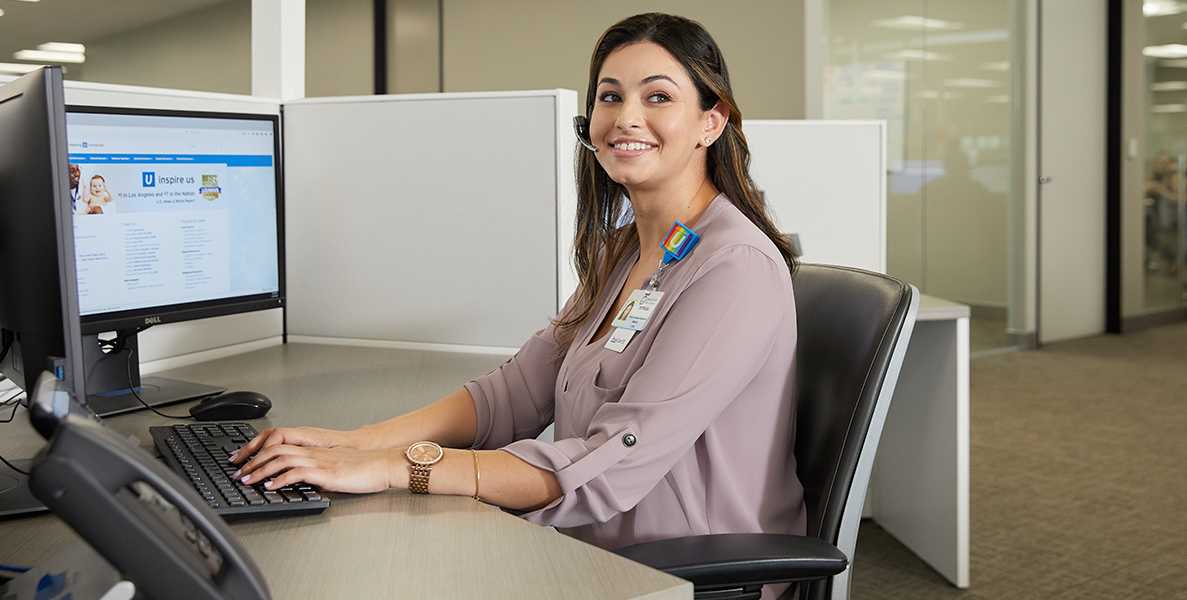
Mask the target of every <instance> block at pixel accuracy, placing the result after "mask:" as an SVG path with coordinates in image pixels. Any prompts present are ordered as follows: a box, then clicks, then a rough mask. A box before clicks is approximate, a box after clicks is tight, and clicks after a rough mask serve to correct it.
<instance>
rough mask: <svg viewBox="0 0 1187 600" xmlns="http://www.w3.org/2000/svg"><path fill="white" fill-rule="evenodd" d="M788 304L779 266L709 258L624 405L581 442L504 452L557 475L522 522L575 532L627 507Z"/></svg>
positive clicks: (734, 387)
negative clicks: (553, 488) (549, 495)
mask: <svg viewBox="0 0 1187 600" xmlns="http://www.w3.org/2000/svg"><path fill="white" fill-rule="evenodd" d="M791 302H792V300H791V290H790V283H789V277H788V272H787V268H786V266H785V265H784V264H782V263H780V264H775V261H774V260H772V259H771V258H770V257H769V256H767V255H765V254H763V253H762V252H760V251H759V250H757V249H755V248H752V247H750V246H733V247H730V248H726V249H723V250H721V251H719V252H717V253H715V254H714V255H713V256H711V257H710V258H709V259H707V260H706V261H705V263H704V264H703V265H701V267H700V269H699V270H698V273H697V274H696V275H694V278H693V282H692V283H691V284H690V285H689V286H688V287H687V288H686V289H684V290H683V292H681V293H680V295H679V297H678V298H676V300H675V302H674V304H673V305H672V307H671V309H670V310H669V312H668V314H667V315H666V317H665V318H664V320H663V322H662V324H661V327H660V329H659V330H658V331H657V333H656V337H655V339H654V341H653V343H652V346H651V348H650V350H649V352H648V354H647V357H646V359H645V360H644V361H643V363H642V365H641V366H640V367H639V369H638V370H637V371H636V372H635V373H634V374H633V375H632V376H631V378H630V381H629V382H628V384H627V386H626V388H625V390H624V391H623V395H622V398H621V399H620V400H619V401H618V402H610V403H607V404H605V405H603V406H602V407H601V408H600V409H598V411H597V413H596V414H595V416H594V418H593V421H592V422H591V424H590V427H589V429H588V431H587V435H586V436H585V437H584V438H570V439H563V440H559V441H557V442H555V443H552V444H546V443H542V442H539V441H537V440H521V441H518V442H515V443H513V444H511V445H510V446H509V447H508V448H506V450H508V451H509V452H511V453H512V454H514V455H516V456H518V457H519V458H521V459H522V460H524V461H526V462H528V463H529V464H532V465H534V466H536V467H539V468H542V469H545V470H549V471H553V472H555V473H556V477H557V481H558V482H559V483H560V486H561V491H562V492H563V495H562V496H561V497H560V498H559V499H557V500H556V501H554V502H552V503H551V504H550V505H548V506H546V507H544V508H543V509H540V510H537V511H534V512H531V513H527V514H525V515H522V516H523V517H524V518H525V519H528V520H530V521H533V522H536V523H539V524H547V525H554V526H557V527H575V526H579V525H585V524H589V523H593V522H604V521H606V520H608V519H610V518H612V517H613V516H615V515H616V514H618V513H621V512H625V511H628V510H630V509H632V508H633V507H634V506H635V505H636V504H637V503H638V502H639V501H640V500H642V499H643V497H644V496H646V495H647V494H648V493H649V492H650V491H651V490H652V489H653V488H654V487H655V485H656V484H657V483H658V482H659V481H660V480H661V479H662V478H663V477H664V475H665V474H666V473H668V472H669V471H670V470H671V469H672V467H673V466H674V465H675V464H676V462H677V461H678V460H679V459H680V457H681V456H683V455H684V454H686V453H687V452H688V451H689V449H690V448H691V447H692V445H693V444H694V443H695V442H696V440H697V439H698V438H699V437H700V436H701V434H702V433H703V432H704V431H705V430H706V429H707V428H708V427H709V426H710V424H711V423H712V422H713V420H714V419H715V418H716V417H717V416H718V415H719V414H720V413H721V412H722V411H723V410H724V409H725V407H726V406H728V405H729V403H730V402H731V401H732V400H733V399H734V398H736V397H737V396H738V395H739V393H740V392H741V391H742V390H743V389H744V388H746V386H747V385H748V384H749V383H750V382H751V380H753V379H754V377H755V375H756V374H757V372H758V371H759V369H760V368H761V367H762V366H763V364H764V363H766V362H767V357H768V355H769V354H770V352H771V349H772V347H773V345H774V343H775V340H776V337H777V335H778V334H779V333H780V332H782V331H783V326H782V322H783V320H784V319H785V318H788V315H789V314H790V315H794V311H793V310H789V303H791ZM792 318H794V317H792Z"/></svg>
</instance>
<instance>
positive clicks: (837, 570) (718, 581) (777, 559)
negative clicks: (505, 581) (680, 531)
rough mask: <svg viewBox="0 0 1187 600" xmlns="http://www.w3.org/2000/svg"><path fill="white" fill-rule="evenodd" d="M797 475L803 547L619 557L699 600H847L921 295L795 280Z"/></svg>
mask: <svg viewBox="0 0 1187 600" xmlns="http://www.w3.org/2000/svg"><path fill="white" fill-rule="evenodd" d="M792 285H793V288H794V292H795V302H796V313H797V315H798V317H797V318H798V336H799V339H798V342H797V349H796V354H797V359H796V386H795V392H794V394H795V401H796V421H797V422H796V440H795V450H794V452H795V458H796V465H797V467H796V468H797V474H798V476H799V478H800V482H801V483H802V484H803V486H804V503H805V505H806V506H807V510H808V531H807V535H806V536H796V535H787V534H773V533H742V534H714V535H701V536H691V537H684V538H675V539H667V540H659V541H654V542H646V543H642V544H635V545H633V546H627V547H625V548H620V549H618V550H616V552H617V553H618V554H620V555H622V556H625V557H627V558H630V559H632V560H635V561H638V562H641V563H643V564H646V565H648V566H651V567H654V568H656V569H659V570H661V571H666V572H668V573H670V574H672V575H676V576H677V577H682V578H684V579H688V580H689V581H692V582H693V586H694V594H695V595H694V597H695V598H698V599H704V600H709V599H712V600H724V599H727V598H728V599H731V600H735V599H737V600H743V599H745V600H748V599H757V598H759V596H761V594H762V586H763V585H764V584H770V583H783V582H807V583H801V590H800V598H801V599H806V600H818V599H823V598H833V599H846V598H848V597H849V580H850V573H851V570H850V565H851V561H852V557H853V551H854V548H855V546H856V545H857V528H858V525H859V524H860V522H861V512H862V505H863V504H864V503H865V496H866V488H867V487H868V486H869V482H870V472H871V470H872V469H873V464H874V454H875V452H876V451H877V449H878V440H879V438H880V437H881V435H882V425H883V424H884V423H885V422H886V411H887V409H888V408H889V406H890V399H891V396H893V395H894V386H895V383H896V382H897V381H898V375H899V369H900V368H901V367H902V364H903V356H904V355H905V354H906V351H907V342H908V341H909V340H910V338H911V331H912V330H913V329H914V328H915V316H916V314H917V313H918V311H919V291H918V290H916V289H915V287H914V286H911V285H908V284H905V283H903V282H901V281H898V280H897V279H894V278H891V277H887V276H885V275H880V274H877V273H871V272H868V271H862V270H859V269H853V268H848V267H836V266H826V265H800V267H799V268H798V270H797V271H796V273H795V275H794V277H793V284H792Z"/></svg>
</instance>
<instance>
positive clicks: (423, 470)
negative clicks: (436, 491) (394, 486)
mask: <svg viewBox="0 0 1187 600" xmlns="http://www.w3.org/2000/svg"><path fill="white" fill-rule="evenodd" d="M432 472H433V467H432V465H427V466H426V465H412V476H411V478H409V480H408V489H409V491H411V492H412V493H414V494H427V493H429V474H430V473H432Z"/></svg>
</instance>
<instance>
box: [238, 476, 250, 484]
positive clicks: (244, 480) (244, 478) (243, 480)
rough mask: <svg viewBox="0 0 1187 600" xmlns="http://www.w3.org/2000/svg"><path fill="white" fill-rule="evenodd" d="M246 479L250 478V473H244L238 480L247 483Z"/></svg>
mask: <svg viewBox="0 0 1187 600" xmlns="http://www.w3.org/2000/svg"><path fill="white" fill-rule="evenodd" d="M248 479H251V475H244V476H243V479H240V480H239V481H242V482H243V483H247V480H248Z"/></svg>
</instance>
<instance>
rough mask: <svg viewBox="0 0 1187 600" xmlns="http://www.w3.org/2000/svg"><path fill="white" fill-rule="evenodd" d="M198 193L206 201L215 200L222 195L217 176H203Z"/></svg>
mask: <svg viewBox="0 0 1187 600" xmlns="http://www.w3.org/2000/svg"><path fill="white" fill-rule="evenodd" d="M198 192H199V193H201V194H202V197H203V198H205V199H207V200H217V199H218V196H219V194H221V193H222V188H220V187H218V175H203V176H202V187H201V188H199V189H198Z"/></svg>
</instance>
